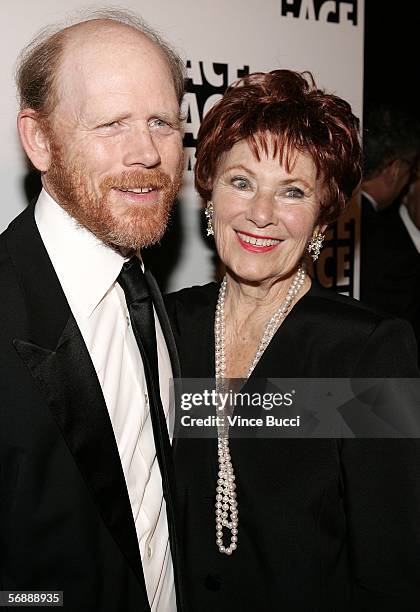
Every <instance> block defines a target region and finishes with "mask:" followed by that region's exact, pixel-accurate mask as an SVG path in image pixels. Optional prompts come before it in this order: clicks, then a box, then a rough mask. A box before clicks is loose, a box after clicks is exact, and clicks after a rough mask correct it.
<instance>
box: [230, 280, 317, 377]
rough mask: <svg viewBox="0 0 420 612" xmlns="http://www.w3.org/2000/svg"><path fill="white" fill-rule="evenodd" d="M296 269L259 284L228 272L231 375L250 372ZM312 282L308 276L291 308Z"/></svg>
mask: <svg viewBox="0 0 420 612" xmlns="http://www.w3.org/2000/svg"><path fill="white" fill-rule="evenodd" d="M295 273H296V271H294V272H293V273H292V274H291V275H290V276H288V277H287V278H284V279H275V280H274V281H273V280H270V281H267V282H265V283H260V284H258V285H257V284H250V283H244V282H242V281H241V280H240V279H238V278H236V277H235V276H234V275H233V274H230V273H229V272H227V286H226V297H225V309H224V310H225V345H226V358H227V359H226V376H227V377H228V378H245V377H247V376H248V369H249V366H250V364H251V363H252V361H253V359H254V356H255V353H256V351H257V348H258V346H259V343H260V341H261V338H262V335H263V333H264V330H265V327H266V325H267V323H268V321H269V320H270V319H271V317H272V315H273V314H274V313H275V312H276V310H277V309H278V308H280V307H281V306H282V305H283V304H284V301H285V299H286V296H287V294H288V292H289V290H290V287H291V285H292V283H293V279H294V277H295ZM310 286H311V280H310V278H309V277H308V276H306V277H305V280H304V282H303V285H302V287H301V288H300V290H299V293H298V294H297V295H296V297H295V298H294V300H293V302H292V303H291V305H290V308H289V310H290V309H292V308H293V306H294V304H295V303H296V302H297V301H298V300H299V299H300V298H301V297H302V296H303V295H305V293H307V291H308V290H309V289H310ZM286 316H287V315H286ZM281 322H282V321H280V323H281Z"/></svg>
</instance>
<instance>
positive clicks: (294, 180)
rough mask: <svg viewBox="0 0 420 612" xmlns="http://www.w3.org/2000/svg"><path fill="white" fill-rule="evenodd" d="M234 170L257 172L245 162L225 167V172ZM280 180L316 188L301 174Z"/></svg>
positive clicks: (289, 183) (284, 182) (252, 173)
mask: <svg viewBox="0 0 420 612" xmlns="http://www.w3.org/2000/svg"><path fill="white" fill-rule="evenodd" d="M232 170H244V171H245V172H248V174H251V175H252V176H254V177H255V173H254V172H253V171H252V170H251V169H250V168H248V167H247V166H244V165H243V164H232V165H231V166H228V167H227V168H225V169H224V171H223V172H231V171H232ZM279 182H280V184H281V185H291V184H292V183H301V184H302V185H304V186H305V187H306V188H307V189H312V190H314V189H315V185H310V184H309V183H308V181H306V180H305V179H304V178H301V177H299V176H290V177H287V178H285V179H283V180H281V181H279Z"/></svg>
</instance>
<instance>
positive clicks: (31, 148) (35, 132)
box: [17, 108, 51, 172]
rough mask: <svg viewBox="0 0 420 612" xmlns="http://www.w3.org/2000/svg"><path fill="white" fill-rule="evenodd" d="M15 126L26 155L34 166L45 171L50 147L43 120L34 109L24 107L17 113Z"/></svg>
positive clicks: (49, 161) (49, 156) (49, 159)
mask: <svg viewBox="0 0 420 612" xmlns="http://www.w3.org/2000/svg"><path fill="white" fill-rule="evenodd" d="M17 128H18V132H19V137H20V141H21V143H22V147H23V148H24V150H25V153H26V155H27V156H28V157H29V159H30V160H31V162H32V164H33V165H34V166H35V168H37V169H38V170H40V171H41V172H46V171H47V170H48V169H49V167H50V164H51V148H50V140H49V137H48V134H47V131H46V129H45V124H44V122H43V121H42V120H41V119H40V117H39V115H38V113H37V112H36V111H35V110H34V109H32V108H24V109H23V110H21V111H20V113H19V115H18V118H17Z"/></svg>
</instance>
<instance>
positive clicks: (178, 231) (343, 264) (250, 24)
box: [0, 0, 364, 297]
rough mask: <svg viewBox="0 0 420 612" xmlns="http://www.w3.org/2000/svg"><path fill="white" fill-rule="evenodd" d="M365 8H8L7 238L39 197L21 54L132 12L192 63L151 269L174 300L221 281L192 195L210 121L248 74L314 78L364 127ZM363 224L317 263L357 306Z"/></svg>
mask: <svg viewBox="0 0 420 612" xmlns="http://www.w3.org/2000/svg"><path fill="white" fill-rule="evenodd" d="M363 1H364V0H263V1H261V0H229V2H226V0H194V1H192V0H157V1H156V2H154V3H149V2H142V1H141V0H140V1H139V0H136V1H126V2H125V3H124V4H123V5H122V4H121V5H119V6H118V7H116V6H115V4H114V3H108V2H102V3H101V4H100V5H99V4H89V3H87V2H80V1H77V0H66V3H65V7H64V6H63V4H64V3H63V4H61V3H57V2H56V0H39V1H38V2H36V3H29V2H27V1H26V0H25V1H24V0H15V1H14V2H10V3H7V10H5V7H3V19H2V23H1V26H0V28H1V37H0V49H1V56H2V60H3V61H2V67H1V69H0V79H1V83H0V85H1V91H2V96H1V99H0V133H1V142H2V147H1V150H0V156H1V163H0V177H1V185H2V192H3V193H2V206H1V207H0V230H1V231H2V230H3V229H4V228H5V227H6V226H7V225H8V223H9V222H10V221H11V219H12V218H14V217H15V216H16V215H17V214H18V213H19V212H20V211H21V210H23V208H24V207H25V206H26V205H27V202H28V200H29V199H30V198H31V197H33V196H34V195H36V192H37V190H38V189H39V181H38V178H37V177H36V176H35V175H34V174H33V173H31V172H30V170H29V168H28V166H27V164H26V161H25V158H24V155H23V154H22V152H21V148H20V145H19V141H18V138H17V133H16V114H17V101H16V93H15V87H14V80H13V77H14V70H15V66H16V58H17V56H18V54H19V52H20V50H21V49H22V48H23V47H24V46H25V45H26V44H27V43H28V41H29V40H30V39H31V38H32V37H33V36H34V35H35V34H36V33H37V31H38V30H40V29H41V28H43V27H45V26H46V25H48V24H51V23H57V22H63V21H65V20H66V19H73V18H74V17H75V16H77V13H78V11H80V10H83V9H89V8H92V9H99V8H108V7H112V8H119V9H124V8H126V9H129V10H131V11H134V12H135V13H137V14H138V15H140V16H141V17H143V18H144V19H145V20H146V21H147V22H148V23H150V25H152V26H153V27H154V28H156V29H157V30H158V31H160V32H161V33H162V34H163V36H164V37H165V38H166V39H167V40H168V41H169V42H170V43H172V44H173V45H174V46H175V47H176V49H177V50H178V51H179V52H180V54H181V56H182V57H183V58H184V59H185V62H186V66H187V71H188V90H187V95H186V97H185V100H184V113H185V116H186V126H185V138H184V145H185V153H186V155H185V179H184V185H183V188H182V191H181V193H180V196H179V198H178V202H177V204H176V206H175V208H174V212H173V216H172V223H171V226H170V229H169V231H168V233H167V235H166V236H165V238H164V239H163V241H162V243H161V245H160V246H159V247H153V248H152V249H150V250H149V253H145V256H146V258H147V257H148V258H149V261H150V265H151V266H152V267H153V269H154V270H155V272H156V274H157V276H158V277H159V279H160V281H161V283H162V284H163V286H164V288H165V289H166V290H175V289H179V288H181V287H185V286H189V285H193V284H204V283H206V282H208V281H209V280H212V279H214V278H216V277H217V274H218V270H217V261H216V257H215V253H214V250H213V248H212V242H209V240H208V239H206V237H205V231H204V220H203V213H202V202H200V200H199V198H198V197H197V195H196V194H195V192H194V187H193V169H194V154H195V146H196V138H197V132H198V129H199V126H200V122H201V120H202V118H203V115H204V114H205V113H206V112H207V111H208V109H209V108H210V107H211V106H212V105H213V104H214V103H215V102H216V101H217V100H218V99H219V98H220V97H221V95H222V94H223V91H224V90H225V89H226V87H227V86H228V84H229V83H231V82H232V81H234V80H235V79H237V78H238V77H241V76H243V75H244V74H247V73H249V72H254V71H260V70H262V71H266V70H273V69H275V68H289V69H292V70H299V71H303V70H310V71H311V72H312V73H313V75H314V77H315V80H316V82H317V84H318V86H320V87H324V88H326V89H327V90H328V91H330V92H332V93H336V94H337V95H339V96H341V97H343V98H345V99H346V100H348V101H349V102H350V104H351V105H352V107H353V111H354V113H355V114H356V115H357V116H359V117H361V113H362V99H363V30H364V28H363V25H364V24H363V19H364V5H363ZM358 234H359V215H358V206H357V203H354V204H353V206H352V207H351V209H350V210H349V212H348V213H347V214H346V216H345V217H343V218H342V219H340V221H339V223H338V224H337V225H336V226H334V228H332V229H331V230H330V231H329V234H328V238H329V241H328V243H327V245H326V247H325V248H324V249H323V251H322V254H321V256H320V260H319V262H318V263H317V267H316V270H315V274H316V275H317V276H318V278H319V280H320V281H321V283H322V284H323V285H325V286H328V287H333V288H336V289H338V290H339V291H340V292H342V293H347V294H349V295H353V296H355V297H358V283H359V277H358V252H357V248H356V245H357V242H358Z"/></svg>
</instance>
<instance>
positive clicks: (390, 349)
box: [299, 283, 418, 376]
mask: <svg viewBox="0 0 420 612" xmlns="http://www.w3.org/2000/svg"><path fill="white" fill-rule="evenodd" d="M304 298H305V299H303V300H302V301H301V302H302V304H301V309H300V317H299V318H300V325H299V328H300V333H301V334H302V335H303V336H304V337H305V338H306V339H309V338H311V339H312V341H313V343H314V344H316V345H317V346H319V347H322V348H323V349H325V351H326V352H327V353H330V354H334V355H336V357H337V360H338V363H341V362H342V361H346V359H347V358H349V357H351V361H353V363H354V365H355V366H357V365H359V366H360V367H359V368H357V371H359V372H361V371H364V372H365V373H367V372H370V371H371V370H372V373H371V374H370V375H371V376H373V375H377V376H387V375H391V374H388V372H389V373H392V372H394V374H393V375H394V376H396V375H397V373H398V372H399V373H400V375H401V376H409V375H412V376H417V375H418V370H417V367H416V361H417V347H416V341H415V337H414V333H413V330H412V327H411V325H410V324H409V323H408V322H407V321H404V320H402V319H398V318H396V317H390V316H388V315H386V314H384V313H380V312H377V311H375V310H373V309H371V308H369V307H368V306H365V305H364V304H363V303H361V302H359V301H358V300H356V299H354V298H351V297H348V296H345V295H341V294H338V293H336V292H335V291H333V290H331V289H326V288H324V287H321V286H320V285H318V284H316V283H313V284H312V287H311V289H310V291H309V292H308V293H307V294H306V295H305V296H304ZM358 362H359V363H358ZM371 364H374V365H375V368H374V369H372V368H371ZM362 366H363V367H362Z"/></svg>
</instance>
